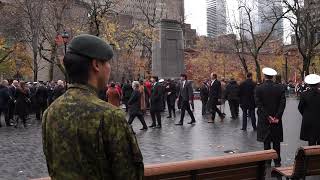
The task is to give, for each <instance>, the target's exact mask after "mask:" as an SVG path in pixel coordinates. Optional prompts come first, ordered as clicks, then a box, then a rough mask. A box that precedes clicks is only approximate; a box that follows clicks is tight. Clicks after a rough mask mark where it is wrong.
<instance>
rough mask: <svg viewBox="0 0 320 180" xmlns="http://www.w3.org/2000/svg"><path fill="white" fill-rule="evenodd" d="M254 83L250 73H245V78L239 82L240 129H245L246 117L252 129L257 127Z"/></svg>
mask: <svg viewBox="0 0 320 180" xmlns="http://www.w3.org/2000/svg"><path fill="white" fill-rule="evenodd" d="M255 88H256V83H255V82H253V80H252V73H248V74H247V79H246V80H245V81H243V82H242V83H241V84H240V107H241V109H242V112H243V116H242V118H243V121H242V129H241V130H243V131H246V130H247V118H248V116H249V117H250V119H251V123H252V127H253V130H256V129H257V125H256V112H255V106H256V105H255V102H254V91H255Z"/></svg>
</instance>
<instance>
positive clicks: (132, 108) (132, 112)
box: [128, 81, 148, 130]
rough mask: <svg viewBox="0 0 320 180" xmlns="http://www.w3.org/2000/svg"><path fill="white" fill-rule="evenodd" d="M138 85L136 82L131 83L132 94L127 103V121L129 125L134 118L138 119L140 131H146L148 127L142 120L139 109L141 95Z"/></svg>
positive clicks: (141, 113)
mask: <svg viewBox="0 0 320 180" xmlns="http://www.w3.org/2000/svg"><path fill="white" fill-rule="evenodd" d="M139 86H140V83H139V82H138V81H133V83H132V88H133V92H132V94H131V97H130V99H129V101H128V106H129V121H128V123H129V124H130V125H131V124H132V122H133V120H134V118H136V117H138V119H139V120H140V122H141V124H142V126H143V127H142V128H141V129H140V130H147V129H148V126H147V124H146V122H145V121H144V118H143V112H142V109H141V93H140V91H139Z"/></svg>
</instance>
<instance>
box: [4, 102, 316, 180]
mask: <svg viewBox="0 0 320 180" xmlns="http://www.w3.org/2000/svg"><path fill="white" fill-rule="evenodd" d="M297 106H298V101H297V100H295V99H293V98H291V99H288V100H287V108H286V111H285V114H284V142H283V143H282V145H281V147H282V163H283V165H289V164H291V163H292V162H293V160H294V155H295V151H296V149H297V148H298V147H299V146H301V145H306V143H305V142H302V141H300V140H299V134H300V125H301V116H300V114H299V113H298V111H297ZM195 107H196V110H195V112H194V113H195V117H196V120H197V123H196V124H195V125H189V124H187V122H189V121H190V118H189V116H188V115H186V118H185V125H184V126H182V127H181V126H175V125H174V123H175V122H177V121H179V116H180V113H177V117H176V118H175V119H167V118H166V116H167V113H166V112H165V113H164V114H163V115H162V118H163V119H162V122H163V128H162V129H149V130H148V131H140V130H139V129H140V128H141V124H140V122H139V120H138V119H136V120H135V121H134V123H133V129H134V131H135V132H136V136H137V139H138V141H139V144H140V148H141V151H142V153H143V157H144V162H145V164H152V163H161V162H173V161H181V160H188V159H199V158H206V157H211V156H220V155H227V153H225V152H224V151H228V150H232V151H235V152H236V153H240V152H248V151H256V150H262V149H263V144H262V143H258V142H257V141H256V132H254V131H253V130H252V127H250V126H248V131H247V132H243V131H241V130H240V128H241V121H240V120H231V119H230V118H229V117H230V113H229V111H228V109H229V108H228V106H226V107H225V110H226V114H227V118H226V119H225V120H224V121H223V122H220V120H219V119H217V120H216V123H215V124H208V123H207V120H208V118H210V116H207V117H202V115H201V102H199V101H196V102H195ZM2 121H3V120H2ZM146 121H147V124H148V125H150V124H151V118H150V115H147V116H146ZM2 124H3V122H2ZM29 124H30V126H29V127H28V128H27V129H24V128H22V127H21V128H19V129H14V128H7V127H2V128H0V180H16V179H17V180H20V179H21V180H25V179H29V178H38V177H46V176H48V173H47V170H46V164H45V160H44V155H43V152H42V142H41V126H40V123H39V122H37V121H36V120H34V117H33V116H31V119H30V120H29ZM248 124H250V122H249V123H248ZM308 179H320V177H316V178H308Z"/></svg>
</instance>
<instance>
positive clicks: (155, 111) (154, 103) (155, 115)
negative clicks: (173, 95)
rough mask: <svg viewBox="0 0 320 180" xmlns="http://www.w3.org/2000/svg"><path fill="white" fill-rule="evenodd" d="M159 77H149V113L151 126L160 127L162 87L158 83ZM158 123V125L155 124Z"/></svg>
mask: <svg viewBox="0 0 320 180" xmlns="http://www.w3.org/2000/svg"><path fill="white" fill-rule="evenodd" d="M158 81H159V78H158V77H157V76H154V77H152V78H151V82H152V83H153V86H152V89H151V96H150V114H151V118H152V124H151V126H149V127H151V128H161V127H162V126H161V114H160V112H161V110H162V109H161V107H162V99H161V98H162V94H161V93H162V89H161V88H162V87H161V85H160V84H159V82H158ZM157 123H158V125H156V124H157Z"/></svg>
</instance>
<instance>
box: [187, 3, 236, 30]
mask: <svg viewBox="0 0 320 180" xmlns="http://www.w3.org/2000/svg"><path fill="white" fill-rule="evenodd" d="M227 9H228V11H229V12H233V11H235V10H236V9H237V1H236V0H227ZM185 15H186V22H187V23H189V24H191V27H192V28H193V29H196V30H197V33H198V34H199V35H206V34H207V24H206V23H207V13H206V0H185Z"/></svg>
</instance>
